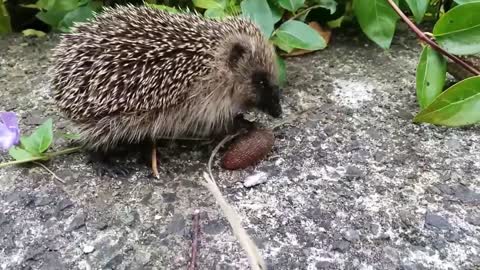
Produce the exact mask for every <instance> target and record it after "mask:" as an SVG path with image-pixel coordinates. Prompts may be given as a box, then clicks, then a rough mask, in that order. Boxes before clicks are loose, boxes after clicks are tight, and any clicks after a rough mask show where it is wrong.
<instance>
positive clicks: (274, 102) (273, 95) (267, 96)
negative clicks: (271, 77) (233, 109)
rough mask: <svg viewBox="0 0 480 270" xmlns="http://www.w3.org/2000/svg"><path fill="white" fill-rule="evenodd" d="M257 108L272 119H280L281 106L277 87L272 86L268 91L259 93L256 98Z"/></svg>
mask: <svg viewBox="0 0 480 270" xmlns="http://www.w3.org/2000/svg"><path fill="white" fill-rule="evenodd" d="M257 107H258V108H259V109H260V110H261V111H263V112H265V113H267V114H269V115H271V116H272V117H275V118H279V117H281V116H282V105H281V103H280V88H279V87H278V86H272V87H271V88H270V89H268V90H264V91H261V92H260V94H259V95H258V96H257Z"/></svg>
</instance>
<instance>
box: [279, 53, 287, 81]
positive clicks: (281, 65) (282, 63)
mask: <svg viewBox="0 0 480 270" xmlns="http://www.w3.org/2000/svg"><path fill="white" fill-rule="evenodd" d="M277 68H278V84H279V85H280V86H284V85H285V83H286V82H287V71H286V67H285V60H283V58H282V57H280V56H278V55H277Z"/></svg>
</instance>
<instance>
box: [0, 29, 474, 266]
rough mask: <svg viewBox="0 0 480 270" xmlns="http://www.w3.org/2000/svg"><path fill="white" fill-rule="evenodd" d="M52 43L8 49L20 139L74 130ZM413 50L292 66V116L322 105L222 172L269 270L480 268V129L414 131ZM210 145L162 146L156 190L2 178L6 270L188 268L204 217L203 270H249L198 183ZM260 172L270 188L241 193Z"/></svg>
mask: <svg viewBox="0 0 480 270" xmlns="http://www.w3.org/2000/svg"><path fill="white" fill-rule="evenodd" d="M55 43H56V39H55V38H52V37H48V38H46V39H40V40H38V39H27V38H23V37H21V36H18V35H14V36H10V37H7V38H3V39H1V40H0V48H1V50H0V86H1V91H0V101H1V102H0V103H1V108H0V109H1V110H15V111H16V112H18V113H19V114H20V115H21V117H22V118H21V128H22V131H23V132H29V131H30V130H31V129H32V128H34V127H35V126H36V125H38V124H40V123H42V122H43V121H44V120H45V119H46V118H47V117H52V118H53V119H54V123H55V126H56V130H57V131H65V130H71V128H72V126H71V124H70V123H69V122H67V121H65V120H63V119H62V118H61V117H60V116H59V114H58V113H57V112H56V110H55V107H54V106H53V103H52V100H51V98H50V93H49V86H48V84H47V76H48V74H45V71H46V68H47V67H48V64H49V62H48V56H49V54H50V52H49V49H50V48H52V47H53V46H54V44H55ZM419 49H420V48H419V46H418V44H417V43H416V41H415V39H414V38H412V36H411V35H406V34H405V33H399V34H398V35H397V37H396V38H395V40H394V43H393V47H392V50H391V51H389V52H384V51H382V50H381V49H379V48H377V47H376V46H374V45H373V44H372V43H371V42H369V41H367V40H366V39H365V38H364V37H362V36H361V35H359V34H358V33H336V34H334V40H333V43H332V44H331V45H330V47H329V48H328V49H326V50H324V51H322V52H318V53H315V54H312V55H308V56H304V57H297V58H291V59H289V61H288V80H289V84H288V86H287V87H286V88H285V95H286V96H285V101H284V104H285V108H286V109H285V111H286V116H287V117H288V116H291V115H294V114H295V113H296V112H299V111H301V110H303V109H305V108H308V107H310V106H313V105H314V106H317V108H316V109H314V110H313V111H312V112H311V113H309V114H307V115H305V116H304V117H301V118H300V119H299V120H297V121H295V122H294V123H292V124H291V125H285V126H282V127H280V128H278V129H277V130H276V138H277V140H276V143H275V149H274V152H273V153H272V154H271V155H270V156H269V158H268V159H267V160H265V161H263V162H262V163H261V164H260V165H258V166H257V167H256V168H249V169H247V170H243V171H236V172H230V171H223V170H221V169H220V168H219V167H218V166H216V167H215V175H216V177H217V182H218V183H219V186H220V188H221V190H222V192H223V193H224V195H225V196H226V197H227V199H228V201H229V202H230V203H231V204H232V205H233V206H234V207H235V209H237V211H239V213H240V214H241V215H242V216H243V217H244V221H243V224H244V227H245V228H246V229H247V231H248V232H249V233H250V234H251V236H252V237H253V238H254V239H255V241H256V243H257V244H258V245H259V247H260V248H261V252H262V254H263V256H264V257H265V259H266V261H267V263H268V265H269V269H478V268H479V267H480V254H479V252H480V243H479V239H480V236H479V232H480V207H479V206H480V151H479V150H480V147H479V144H478V143H479V141H480V133H479V131H480V129H479V127H478V126H476V127H469V128H457V129H447V128H442V127H435V126H431V125H415V124H412V123H411V119H412V117H413V115H414V113H416V112H417V111H418V106H417V104H416V102H415V88H414V85H415V66H416V62H417V59H418V56H419ZM261 121H263V123H266V124H271V123H272V122H271V121H272V120H271V119H268V118H262V119H261ZM55 145H56V147H67V146H68V144H67V142H65V141H64V140H62V139H59V140H57V141H56V142H55ZM212 148H213V146H212V145H203V146H196V147H188V146H185V145H184V146H182V145H181V144H171V145H166V146H164V147H162V149H161V153H162V158H161V162H162V164H163V165H162V167H161V169H160V173H161V179H159V180H157V179H153V178H152V177H150V176H149V170H148V169H147V168H146V167H144V166H142V165H138V164H137V163H136V162H135V158H136V157H134V156H132V157H125V163H126V164H127V165H128V166H130V167H132V168H134V169H135V173H134V174H133V175H131V176H129V177H126V178H119V179H110V178H103V179H101V178H98V177H95V176H94V174H93V171H92V167H91V165H89V164H87V159H86V155H85V154H82V153H77V154H72V155H68V156H62V157H59V158H56V159H55V160H52V161H50V162H48V163H46V165H47V166H48V167H49V168H50V169H51V170H52V171H54V172H55V173H56V174H57V175H58V176H60V177H61V178H63V179H64V180H65V182H66V184H64V185H63V184H61V183H59V182H57V181H55V180H53V179H52V177H51V176H50V175H49V174H48V173H47V172H46V171H45V170H43V169H42V168H40V167H38V166H12V167H8V168H4V169H1V170H0V268H1V269H186V266H187V264H188V261H189V258H190V245H191V234H192V233H191V224H192V222H191V214H192V212H193V211H194V210H195V209H197V208H198V209H200V210H201V230H202V235H201V239H200V240H201V246H200V248H199V258H198V260H199V266H198V269H248V264H247V259H246V257H245V255H244V252H243V250H242V249H241V248H240V246H239V244H238V242H237V241H236V239H235V238H234V236H233V234H232V232H231V230H230V227H229V225H228V223H227V221H226V219H225V218H224V217H223V214H222V213H221V212H220V210H219V208H218V206H217V205H216V203H215V201H214V199H213V197H212V196H211V195H210V194H209V193H208V191H207V189H206V188H204V187H203V186H201V185H199V180H200V176H201V173H202V172H203V170H204V168H205V165H206V162H207V160H208V157H209V155H210V151H211V150H212ZM6 159H7V156H6V155H4V154H2V155H1V156H0V161H3V160H6ZM259 171H260V172H266V173H268V174H269V178H268V181H267V182H266V183H264V184H261V185H258V186H255V187H252V188H248V189H247V188H245V187H243V186H242V181H243V179H244V178H245V177H247V176H248V175H251V174H253V173H254V172H259Z"/></svg>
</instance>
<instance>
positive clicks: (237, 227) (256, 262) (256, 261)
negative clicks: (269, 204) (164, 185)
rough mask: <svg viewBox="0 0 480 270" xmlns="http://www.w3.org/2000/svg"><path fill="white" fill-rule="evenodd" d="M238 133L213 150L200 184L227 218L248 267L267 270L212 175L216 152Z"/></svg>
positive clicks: (225, 139)
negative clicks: (243, 251)
mask: <svg viewBox="0 0 480 270" xmlns="http://www.w3.org/2000/svg"><path fill="white" fill-rule="evenodd" d="M238 134H239V133H236V134H234V135H229V136H226V137H225V138H224V139H223V140H222V141H221V142H220V143H219V144H218V145H217V146H216V147H215V149H213V151H212V154H211V155H210V159H209V161H208V166H207V170H208V173H207V172H204V173H203V177H204V179H205V181H203V182H202V184H203V185H204V186H205V187H207V188H208V190H209V191H210V192H211V193H212V195H213V196H214V197H215V199H216V201H217V203H218V204H219V205H220V208H221V209H222V211H223V213H224V215H225V217H226V218H227V220H228V222H229V223H230V226H231V227H232V230H233V233H234V235H235V236H236V237H237V239H238V241H239V242H240V246H241V247H242V248H243V249H244V250H245V252H246V253H247V257H248V260H249V262H250V267H251V268H252V270H264V269H267V268H266V266H265V261H264V260H263V258H262V256H261V255H260V251H259V249H258V247H257V246H256V245H255V243H254V242H253V241H252V239H251V238H250V236H249V235H248V233H247V232H246V231H245V229H244V228H243V227H242V224H241V218H240V216H239V215H238V214H237V213H236V211H235V210H234V209H233V207H231V206H230V205H229V204H228V203H227V201H226V200H225V198H224V197H223V195H222V193H221V192H220V189H219V188H218V186H217V184H216V183H215V180H214V177H213V174H212V161H213V158H214V156H215V154H216V153H217V152H218V150H219V149H220V147H222V145H224V144H225V143H226V142H228V141H229V140H231V139H233V138H234V137H235V136H237V135H238Z"/></svg>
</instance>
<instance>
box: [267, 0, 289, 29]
mask: <svg viewBox="0 0 480 270" xmlns="http://www.w3.org/2000/svg"><path fill="white" fill-rule="evenodd" d="M268 5H269V6H270V10H271V11H272V19H273V23H274V24H275V23H277V22H278V21H280V20H281V19H282V17H283V13H285V9H283V8H282V7H281V6H280V5H279V4H278V2H276V1H275V0H268Z"/></svg>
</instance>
